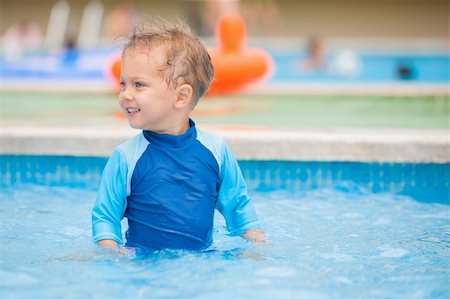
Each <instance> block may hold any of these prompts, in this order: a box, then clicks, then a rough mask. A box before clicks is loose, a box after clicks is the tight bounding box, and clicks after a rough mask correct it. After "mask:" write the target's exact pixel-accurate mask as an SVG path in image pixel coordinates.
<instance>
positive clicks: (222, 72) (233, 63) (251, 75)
mask: <svg viewBox="0 0 450 299" xmlns="http://www.w3.org/2000/svg"><path fill="white" fill-rule="evenodd" d="M217 37H218V41H219V46H218V47H217V48H214V49H208V52H209V55H210V56H211V60H212V63H213V65H214V69H215V79H214V81H213V83H212V84H211V88H210V90H209V91H208V95H219V94H227V93H234V92H238V91H241V90H242V89H244V88H245V87H247V86H248V85H249V84H252V83H255V82H260V81H262V80H264V79H267V78H268V77H270V75H271V74H272V73H273V70H274V63H273V59H272V57H271V56H270V55H269V54H268V53H267V52H266V51H264V50H262V49H257V48H246V29H245V23H244V20H243V19H242V17H241V16H239V15H237V14H226V15H223V16H222V17H221V18H220V19H219V22H218V25H217Z"/></svg>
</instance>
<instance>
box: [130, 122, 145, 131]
mask: <svg viewBox="0 0 450 299" xmlns="http://www.w3.org/2000/svg"><path fill="white" fill-rule="evenodd" d="M129 125H130V128H132V129H138V130H143V128H142V126H139V125H136V124H132V123H129Z"/></svg>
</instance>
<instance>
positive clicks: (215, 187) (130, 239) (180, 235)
mask: <svg viewBox="0 0 450 299" xmlns="http://www.w3.org/2000/svg"><path fill="white" fill-rule="evenodd" d="M215 209H217V210H218V211H219V212H220V213H221V214H222V215H223V216H224V218H225V220H226V225H227V229H228V230H229V231H230V232H231V233H232V234H242V233H244V232H245V231H246V230H249V229H254V228H257V227H258V226H259V224H258V220H257V218H256V214H255V211H254V209H253V206H252V204H251V202H250V199H249V197H248V195H247V186H246V184H245V181H244V178H243V176H242V173H241V170H240V168H239V165H238V164H237V161H236V159H235V157H234V156H233V154H232V153H231V151H230V149H229V148H228V146H227V145H226V144H225V142H224V141H223V140H222V139H221V138H220V137H218V136H217V135H214V134H212V133H207V132H203V131H201V130H199V129H197V128H196V127H195V123H194V122H193V121H192V120H190V128H189V129H188V130H187V131H186V132H185V133H184V134H183V135H180V136H173V135H168V134H156V133H153V132H150V131H143V132H142V133H140V134H138V135H137V136H135V137H134V138H133V139H131V140H129V141H127V142H125V143H123V144H121V145H119V146H118V147H117V148H116V149H115V150H114V152H113V154H112V155H111V157H110V159H109V160H108V163H107V164H106V166H105V169H104V171H103V174H102V179H101V183H100V188H99V191H98V195H97V200H96V202H95V205H94V208H93V211H92V231H93V239H94V242H98V241H100V240H105V239H108V240H114V241H116V242H117V243H119V244H122V232H121V225H120V223H121V220H122V219H123V218H124V217H126V218H127V219H128V231H127V232H126V240H127V243H126V245H127V246H131V247H141V248H149V249H156V250H158V249H163V248H179V249H189V250H201V249H205V248H207V247H208V246H210V245H211V243H212V231H213V220H214V210H215Z"/></svg>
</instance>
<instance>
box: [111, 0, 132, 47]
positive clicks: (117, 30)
mask: <svg viewBox="0 0 450 299" xmlns="http://www.w3.org/2000/svg"><path fill="white" fill-rule="evenodd" d="M140 21H141V16H140V14H139V12H138V11H137V10H136V8H135V7H134V5H133V3H132V1H128V0H126V1H122V2H120V3H119V4H118V5H117V6H116V7H115V8H114V9H113V10H112V11H111V12H110V13H109V14H108V15H107V16H106V18H105V33H106V35H107V36H108V38H110V40H112V41H113V40H115V39H116V38H118V37H121V36H125V35H126V34H127V33H128V32H130V31H131V30H132V29H133V27H134V26H135V25H136V24H137V23H139V22H140Z"/></svg>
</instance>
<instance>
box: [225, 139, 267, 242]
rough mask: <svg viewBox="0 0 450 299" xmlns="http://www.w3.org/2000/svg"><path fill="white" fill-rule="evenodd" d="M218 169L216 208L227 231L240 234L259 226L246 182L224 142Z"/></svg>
mask: <svg viewBox="0 0 450 299" xmlns="http://www.w3.org/2000/svg"><path fill="white" fill-rule="evenodd" d="M220 170H221V177H220V179H221V185H220V190H219V198H218V201H217V204H216V208H217V210H218V211H219V212H220V213H221V214H222V215H223V216H224V218H225V221H226V225H227V229H228V231H229V232H230V233H231V234H233V235H240V234H243V233H245V232H246V231H247V230H249V229H255V228H259V222H258V218H257V217H256V212H255V209H254V208H253V205H252V203H251V201H250V198H249V196H248V194H247V184H246V183H245V180H244V177H243V176H242V172H241V169H240V168H239V164H238V163H237V161H236V158H235V157H234V155H233V153H232V152H231V150H230V149H229V147H228V146H227V145H226V144H225V143H223V146H222V157H221V167H220Z"/></svg>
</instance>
